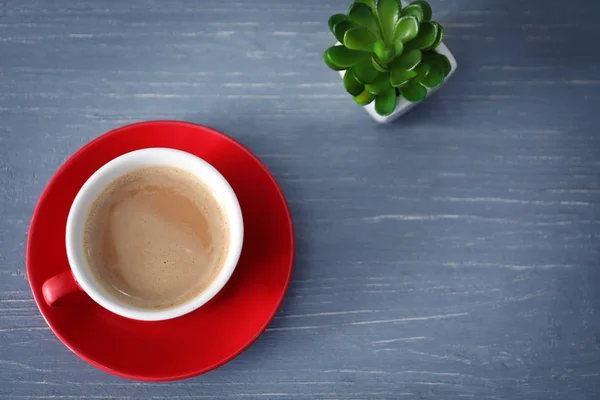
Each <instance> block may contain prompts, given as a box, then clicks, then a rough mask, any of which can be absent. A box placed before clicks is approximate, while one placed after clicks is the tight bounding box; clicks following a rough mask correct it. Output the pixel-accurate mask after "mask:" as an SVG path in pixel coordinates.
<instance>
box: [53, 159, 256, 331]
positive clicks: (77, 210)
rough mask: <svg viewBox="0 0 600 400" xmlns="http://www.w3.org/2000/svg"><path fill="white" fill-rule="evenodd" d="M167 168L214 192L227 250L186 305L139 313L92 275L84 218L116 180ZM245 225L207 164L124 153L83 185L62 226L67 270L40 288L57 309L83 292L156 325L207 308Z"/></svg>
mask: <svg viewBox="0 0 600 400" xmlns="http://www.w3.org/2000/svg"><path fill="white" fill-rule="evenodd" d="M153 166H169V167H176V168H180V169H182V170H185V171H187V172H189V173H191V174H193V175H195V176H196V177H197V178H198V180H200V181H201V182H203V183H204V185H205V186H207V187H208V188H210V189H211V190H212V193H213V195H214V196H215V198H216V199H217V201H218V203H219V204H220V206H221V208H222V209H223V212H224V213H225V216H226V218H227V220H228V223H229V235H230V237H229V248H228V250H227V254H226V256H225V262H224V264H223V266H222V268H221V271H220V272H219V274H218V276H217V277H216V278H215V280H214V281H213V282H212V283H211V284H210V285H209V286H208V287H207V288H206V289H205V290H204V291H202V292H200V293H199V294H198V295H197V296H196V297H194V298H192V299H190V300H189V301H187V302H185V303H182V304H178V305H175V306H173V307H171V308H164V309H156V310H153V309H142V308H137V307H134V306H132V305H130V304H127V303H125V302H123V301H121V300H119V299H117V298H115V297H114V296H111V295H110V294H109V293H108V292H107V291H106V290H105V289H104V288H103V286H102V285H101V284H100V283H99V282H98V280H97V279H96V278H95V277H94V275H93V273H92V271H91V269H90V265H89V264H88V262H87V258H86V253H85V248H84V245H83V233H84V227H85V222H86V218H87V215H88V212H89V210H90V207H91V205H92V203H93V202H94V200H95V199H96V198H97V197H98V196H99V195H100V194H101V193H102V192H103V191H104V189H105V188H106V187H107V186H108V185H109V184H110V183H111V182H113V181H114V180H116V179H117V178H118V177H120V176H122V175H124V174H126V173H128V172H130V171H133V170H135V169H138V168H144V167H153ZM243 237H244V223H243V219H242V211H241V209H240V204H239V202H238V199H237V197H236V195H235V193H234V191H233V189H232V188H231V186H230V185H229V183H228V182H227V180H226V179H225V178H224V177H223V175H221V173H220V172H219V171H217V170H216V169H215V168H214V167H213V166H212V165H210V164H209V163H207V162H206V161H204V160H202V159H200V158H198V157H196V156H194V155H192V154H189V153H186V152H184V151H180V150H174V149H168V148H148V149H143V150H136V151H132V152H130V153H126V154H123V155H122V156H120V157H117V158H115V159H113V160H112V161H110V162H108V163H106V164H105V165H103V166H102V167H101V168H100V169H98V170H97V171H96V172H95V173H94V174H93V175H92V176H91V177H90V178H89V179H88V180H87V181H86V182H85V184H84V185H83V186H82V187H81V189H80V190H79V192H78V193H77V196H75V200H74V201H73V204H72V205H71V209H70V211H69V216H68V218H67V227H66V238H65V241H66V249H67V257H68V260H69V265H70V267H71V269H70V271H65V272H63V273H61V274H58V275H56V276H54V277H52V278H50V279H48V280H47V281H46V282H44V285H43V287H42V293H43V295H44V299H45V300H46V302H47V303H48V304H49V305H56V303H57V302H58V300H60V299H61V298H63V297H65V296H66V295H68V294H70V293H72V292H75V291H79V290H83V291H84V292H85V293H87V294H88V295H89V297H91V298H92V300H94V301H95V302H96V303H98V304H99V305H101V306H102V307H104V308H106V309H107V310H109V311H111V312H113V313H115V314H118V315H121V316H123V317H126V318H131V319H136V320H142V321H160V320H166V319H171V318H176V317H179V316H182V315H184V314H187V313H189V312H192V311H194V310H196V309H197V308H198V307H200V306H202V305H204V304H206V303H207V302H208V301H209V300H211V299H212V298H213V297H214V296H215V295H216V294H217V293H218V292H219V291H220V290H221V289H222V288H223V286H225V284H226V283H227V281H228V280H229V278H230V277H231V275H232V274H233V271H234V270H235V267H236V265H237V263H238V260H239V257H240V253H241V251H242V243H243Z"/></svg>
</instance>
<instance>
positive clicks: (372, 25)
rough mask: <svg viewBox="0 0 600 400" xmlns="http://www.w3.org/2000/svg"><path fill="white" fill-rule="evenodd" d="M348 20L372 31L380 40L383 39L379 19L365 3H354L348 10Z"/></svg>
mask: <svg viewBox="0 0 600 400" xmlns="http://www.w3.org/2000/svg"><path fill="white" fill-rule="evenodd" d="M348 18H349V19H350V20H351V21H352V22H354V23H355V24H357V25H360V26H363V27H365V28H367V29H368V30H370V31H371V33H372V34H374V35H375V36H376V37H377V38H378V39H380V38H381V31H380V30H379V23H378V22H377V17H376V16H375V14H373V11H372V9H371V7H369V6H368V5H366V4H364V3H353V4H352V5H351V6H350V9H349V10H348Z"/></svg>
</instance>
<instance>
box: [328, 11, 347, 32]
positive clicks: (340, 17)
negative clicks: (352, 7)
mask: <svg viewBox="0 0 600 400" xmlns="http://www.w3.org/2000/svg"><path fill="white" fill-rule="evenodd" d="M347 19H348V17H346V16H345V15H344V14H335V15H332V16H331V17H329V21H328V22H327V23H328V24H329V29H330V30H331V32H332V33H334V34H335V32H334V30H333V27H334V26H336V25H337V24H339V23H340V22H342V21H345V20H347Z"/></svg>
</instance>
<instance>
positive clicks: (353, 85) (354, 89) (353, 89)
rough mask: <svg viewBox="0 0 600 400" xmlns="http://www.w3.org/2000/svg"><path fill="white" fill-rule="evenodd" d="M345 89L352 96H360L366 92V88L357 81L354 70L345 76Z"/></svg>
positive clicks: (350, 70) (347, 72)
mask: <svg viewBox="0 0 600 400" xmlns="http://www.w3.org/2000/svg"><path fill="white" fill-rule="evenodd" d="M344 88H346V91H347V92H348V93H350V94H351V95H352V96H358V95H359V94H361V93H362V92H363V90H365V86H364V85H363V84H362V83H360V82H359V81H358V79H356V76H354V72H353V71H352V69H349V70H348V71H346V73H345V74H344Z"/></svg>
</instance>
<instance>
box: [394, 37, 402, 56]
mask: <svg viewBox="0 0 600 400" xmlns="http://www.w3.org/2000/svg"><path fill="white" fill-rule="evenodd" d="M402 52H404V43H402V41H401V40H396V41H395V42H394V53H396V54H395V55H396V58H398V57H400V56H401V55H402Z"/></svg>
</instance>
